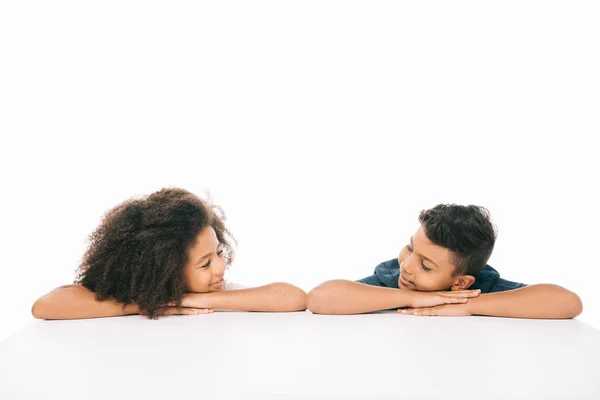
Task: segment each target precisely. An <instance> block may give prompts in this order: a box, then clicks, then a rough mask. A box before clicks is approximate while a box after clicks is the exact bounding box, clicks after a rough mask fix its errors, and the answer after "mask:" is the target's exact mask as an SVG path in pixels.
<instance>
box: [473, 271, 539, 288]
mask: <svg viewBox="0 0 600 400" xmlns="http://www.w3.org/2000/svg"><path fill="white" fill-rule="evenodd" d="M525 286H527V285H526V284H524V283H520V282H513V281H509V280H507V279H503V278H501V277H500V273H499V272H498V271H496V270H495V269H494V268H492V267H491V266H490V265H486V266H485V267H484V268H483V269H482V270H481V273H480V274H479V276H478V277H477V278H476V279H475V283H473V286H472V287H471V289H481V293H494V292H504V291H507V290H513V289H519V288H522V287H525Z"/></svg>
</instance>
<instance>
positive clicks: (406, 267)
mask: <svg viewBox="0 0 600 400" xmlns="http://www.w3.org/2000/svg"><path fill="white" fill-rule="evenodd" d="M400 270H401V271H404V273H405V274H406V275H412V271H413V269H412V257H408V258H407V259H406V260H404V262H403V263H402V265H401V266H400Z"/></svg>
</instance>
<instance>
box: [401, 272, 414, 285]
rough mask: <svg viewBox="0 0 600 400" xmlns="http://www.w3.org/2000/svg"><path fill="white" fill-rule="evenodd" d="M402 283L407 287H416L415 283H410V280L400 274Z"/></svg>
mask: <svg viewBox="0 0 600 400" xmlns="http://www.w3.org/2000/svg"><path fill="white" fill-rule="evenodd" d="M400 282H401V283H402V284H403V285H405V286H412V285H414V283H412V282H411V281H409V280H408V279H406V278H405V277H404V275H402V274H400Z"/></svg>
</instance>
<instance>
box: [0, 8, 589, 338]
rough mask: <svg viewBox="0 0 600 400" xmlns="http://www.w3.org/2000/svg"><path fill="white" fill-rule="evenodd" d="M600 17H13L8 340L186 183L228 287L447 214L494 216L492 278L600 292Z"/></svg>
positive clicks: (156, 11) (7, 83)
mask: <svg viewBox="0 0 600 400" xmlns="http://www.w3.org/2000/svg"><path fill="white" fill-rule="evenodd" d="M599 20H600V13H599V9H598V5H597V3H594V2H566V1H565V2H554V1H544V2H527V1H518V2H512V1H507V2H495V3H493V4H489V3H487V2H475V1H473V2H411V3H406V2H402V3H396V2H372V1H364V2H355V1H343V2H326V1H315V2H312V1H303V2H281V1H272V2H225V1H223V2H213V3H211V4H206V3H202V4H196V2H183V1H181V2H154V1H143V2H130V1H122V0H120V1H104V2H94V3H92V2H81V1H73V2H61V1H57V2H29V1H6V2H3V3H1V5H0V57H1V60H0V61H1V62H0V133H1V135H2V136H1V137H2V140H1V150H0V152H1V153H0V157H1V158H0V164H1V165H0V167H1V169H0V173H1V180H2V185H1V191H2V192H1V195H0V202H1V207H0V218H1V220H0V243H1V247H0V273H1V275H0V304H2V314H1V315H0V340H2V339H5V338H6V337H8V336H9V335H11V334H12V333H14V332H16V331H17V330H18V329H20V328H22V327H23V326H25V325H26V324H28V323H29V322H30V321H31V320H32V318H31V317H30V314H29V312H30V307H31V305H32V303H33V301H34V300H35V299H36V298H37V297H39V296H41V295H42V294H44V293H46V292H47V291H49V290H51V289H52V288H54V287H56V286H58V285H61V284H66V283H70V282H71V281H72V279H73V276H74V274H73V272H74V270H75V269H76V267H77V264H78V262H79V260H80V258H81V255H82V253H83V251H84V249H85V244H86V242H85V240H86V236H87V235H88V234H89V233H90V232H91V231H92V230H93V229H94V228H95V227H96V225H97V223H98V222H99V219H100V218H101V216H102V214H103V213H104V212H106V211H107V210H108V209H109V208H111V207H112V206H114V205H116V204H117V203H119V202H120V201H122V200H124V199H126V198H128V197H130V196H134V195H140V194H147V193H149V192H152V191H154V190H157V189H159V188H161V187H164V186H181V187H184V188H187V189H189V190H191V191H194V192H196V193H198V194H201V195H202V194H203V192H204V190H205V189H210V191H211V193H212V196H213V198H214V201H215V202H216V203H218V204H220V205H221V206H222V207H223V208H224V209H225V211H226V213H227V214H228V217H229V226H230V228H231V229H232V231H233V232H234V235H235V236H236V238H237V239H238V241H239V246H238V257H237V260H236V262H235V263H234V265H233V267H232V268H231V269H230V271H229V278H230V279H232V280H235V281H239V282H242V283H245V284H261V283H266V282H269V281H289V282H292V283H295V284H297V285H298V286H300V287H302V288H304V289H306V290H309V289H311V288H312V287H313V286H315V285H317V284H318V283H320V282H321V281H324V280H327V279H333V278H346V279H359V278H362V277H364V276H367V275H369V274H370V273H371V272H372V270H373V267H374V266H375V265H376V264H378V263H379V262H381V261H384V260H388V259H391V258H393V257H395V256H396V255H397V253H398V251H399V250H400V248H401V247H402V246H403V245H404V244H405V243H406V241H407V239H408V238H409V237H410V235H411V234H412V233H413V232H414V231H415V230H416V228H417V227H418V221H417V215H418V212H419V211H420V210H421V209H424V208H429V207H431V206H433V205H435V204H437V203H441V202H444V203H461V204H478V205H483V206H486V207H487V208H488V209H489V210H490V211H491V213H492V216H493V218H494V221H495V223H496V225H497V226H498V230H499V237H498V241H497V246H496V250H495V252H494V254H493V256H492V259H491V261H490V264H491V265H492V266H494V267H495V268H496V269H498V270H499V271H500V272H501V274H502V275H503V276H504V277H505V278H507V279H511V280H516V281H522V282H527V283H541V282H551V283H557V284H560V285H562V286H565V287H567V288H569V289H571V290H573V291H575V292H576V293H578V294H579V295H580V296H581V298H582V299H583V302H584V309H585V310H584V313H583V314H582V315H581V317H580V319H581V320H583V321H586V322H589V323H590V324H592V325H594V326H596V327H598V328H600V298H599V297H600V295H599V294H598V291H597V288H596V287H597V277H598V267H599V266H600V262H599V255H598V251H597V250H598V239H599V236H600V235H599V234H598V232H599V227H600V220H599V217H598V205H599V204H600V203H599V200H600V199H599V196H598V194H597V193H598V188H597V186H598V173H597V171H598V170H600V165H599V161H598V158H597V157H598V145H595V144H594V141H597V138H596V137H595V136H597V135H598V132H599V128H600V122H599V113H598V112H599V110H600V97H599V93H600V79H599V75H600V74H599V73H598V71H600V57H599V51H598V49H599V48H600V47H599V46H600V39H599V38H600V27H599V24H598V21H599Z"/></svg>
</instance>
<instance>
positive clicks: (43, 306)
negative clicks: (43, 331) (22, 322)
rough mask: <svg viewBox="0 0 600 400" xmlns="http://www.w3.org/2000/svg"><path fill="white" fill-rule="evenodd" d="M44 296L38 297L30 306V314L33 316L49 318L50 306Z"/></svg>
mask: <svg viewBox="0 0 600 400" xmlns="http://www.w3.org/2000/svg"><path fill="white" fill-rule="evenodd" d="M45 297H46V296H44V297H40V298H39V299H37V300H36V301H35V303H33V306H31V315H33V318H36V319H51V314H52V313H51V307H50V305H49V304H48V301H47V300H46V299H45Z"/></svg>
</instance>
